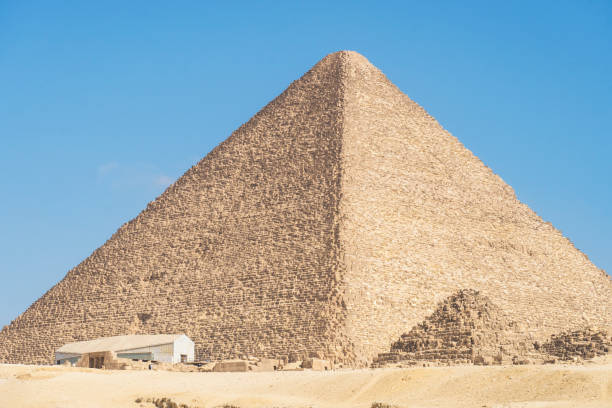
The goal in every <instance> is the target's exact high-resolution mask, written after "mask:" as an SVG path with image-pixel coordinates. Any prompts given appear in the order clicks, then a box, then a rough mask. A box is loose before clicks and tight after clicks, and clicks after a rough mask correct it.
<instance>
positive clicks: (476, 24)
mask: <svg viewBox="0 0 612 408" xmlns="http://www.w3.org/2000/svg"><path fill="white" fill-rule="evenodd" d="M208 3H213V2H205V1H193V2H188V1H173V2H170V1H116V2H115V1H85V2H77V1H46V2H38V1H17V0H15V1H5V0H0V174H1V175H2V182H1V184H0V227H1V234H0V327H1V325H4V324H8V323H9V322H10V321H11V320H12V319H14V318H15V317H16V316H17V315H18V314H19V313H21V312H22V311H24V310H25V309H26V308H27V307H28V306H29V305H30V304H31V303H32V302H33V301H34V300H36V299H37V298H38V297H39V296H41V295H42V294H43V293H44V292H45V291H46V290H47V289H49V288H50V287H51V286H52V285H53V284H55V283H56V282H58V281H59V280H60V279H61V278H62V277H63V276H64V275H65V274H66V272H67V271H68V270H69V269H71V268H72V267H74V266H76V265H77V264H78V263H79V262H81V261H82V260H83V259H85V258H86V257H87V256H88V255H89V254H90V253H91V252H92V251H93V250H94V249H96V248H97V247H98V246H100V245H102V244H103V243H104V242H105V241H106V239H108V238H109V237H110V236H111V234H113V232H115V230H116V229H117V228H118V227H119V226H121V224H123V223H124V222H126V221H128V220H129V219H131V218H133V217H134V216H136V215H137V214H138V213H139V212H140V211H141V210H142V209H143V208H145V207H146V204H147V203H148V202H149V201H151V200H153V199H154V198H155V197H156V196H158V195H159V194H160V193H161V192H162V191H163V190H164V188H165V187H167V186H168V185H169V184H170V183H171V182H172V181H174V180H175V179H176V178H178V177H179V176H180V175H181V174H182V173H183V172H184V171H185V170H187V169H188V168H189V167H190V166H191V165H193V164H195V163H196V162H197V161H198V160H199V159H200V158H201V157H203V156H204V155H206V154H207V153H208V152H209V151H210V150H211V149H212V148H213V147H214V146H216V145H217V144H218V143H219V142H221V141H222V140H223V139H225V138H226V137H227V136H229V135H230V133H231V132H232V131H233V130H234V129H236V128H237V127H238V126H240V125H241V124H242V123H243V122H245V121H247V120H248V119H249V118H250V117H251V116H252V115H253V114H255V113H256V112H257V111H258V110H259V109H261V108H262V107H263V106H264V105H265V104H266V103H267V102H269V101H270V100H271V99H273V98H274V97H275V96H276V95H277V94H279V93H280V92H282V91H283V89H285V88H286V87H287V86H288V85H289V83H290V82H291V81H293V80H295V79H297V78H298V77H300V76H301V75H302V74H303V73H304V72H305V71H307V70H308V69H309V68H310V67H311V66H312V65H314V64H315V63H316V62H317V61H318V60H319V59H321V58H322V57H324V56H325V55H326V54H328V53H331V52H334V51H337V50H342V49H350V50H355V51H358V52H360V53H362V54H363V55H365V56H366V57H367V58H368V59H369V60H370V61H371V62H372V63H373V64H374V65H376V66H378V67H379V68H380V69H382V71H383V72H384V73H385V74H386V75H387V76H388V77H389V78H390V80H391V81H393V82H394V83H395V84H396V85H397V86H398V87H399V88H400V89H401V90H402V91H404V92H405V93H407V94H408V95H409V96H410V97H411V98H412V99H414V100H415V101H416V102H418V103H419V104H421V105H422V106H423V107H424V108H425V109H427V110H428V111H429V113H431V114H432V115H433V116H434V117H435V118H437V119H438V121H440V123H441V124H442V125H443V126H444V127H445V128H446V129H448V130H449V131H450V132H451V133H453V134H454V135H455V136H457V137H458V138H459V140H461V141H462V142H463V143H464V144H465V145H466V146H467V147H468V148H469V149H470V150H472V151H473V152H474V153H475V154H476V155H477V156H479V157H480V158H481V159H482V160H483V161H484V163H485V164H487V165H488V166H489V167H491V168H492V169H493V171H495V172H496V173H497V174H499V175H500V176H501V177H502V178H503V179H504V180H505V181H506V182H508V183H509V184H510V185H511V186H512V187H513V188H514V189H515V191H516V192H517V195H518V197H519V199H520V200H522V201H523V202H525V203H527V204H528V205H529V206H531V208H533V209H534V210H535V211H536V212H537V213H538V214H539V215H540V216H541V217H542V218H544V219H545V220H547V221H550V222H552V223H553V225H555V226H556V227H557V228H559V229H560V230H561V231H562V232H563V233H564V234H565V235H566V236H567V237H569V238H570V239H571V240H572V242H574V244H575V245H576V247H578V248H579V249H581V250H583V251H584V252H585V253H586V254H587V255H588V256H589V257H590V259H591V260H592V261H593V262H594V263H595V264H596V265H597V266H598V267H600V268H603V269H605V270H607V271H608V272H611V271H612V215H611V212H612V205H611V202H612V160H611V156H612V137H611V136H612V135H611V134H610V120H611V119H612V2H611V1H609V0H603V1H586V0H585V1H535V2H534V1H495V2H492V1H482V2H478V1H462V2H459V1H452V2H451V1H448V2H444V1H431V2H427V1H398V2H357V1H351V2H344V3H343V2H328V1H323V2H319V1H308V2H300V3H302V4H301V5H297V2H296V4H291V3H294V2H280V1H279V2H276V3H269V2H253V1H248V2H215V3H218V4H223V5H221V6H219V5H217V6H211V5H209V4H208ZM328 3H333V4H328Z"/></svg>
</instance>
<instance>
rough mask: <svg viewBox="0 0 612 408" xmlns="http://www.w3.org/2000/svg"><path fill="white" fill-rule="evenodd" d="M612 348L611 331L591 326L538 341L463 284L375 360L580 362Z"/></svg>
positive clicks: (385, 363) (379, 363) (406, 362)
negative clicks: (460, 288) (388, 350)
mask: <svg viewBox="0 0 612 408" xmlns="http://www.w3.org/2000/svg"><path fill="white" fill-rule="evenodd" d="M611 351H612V340H611V338H610V336H609V334H608V332H607V331H606V330H596V329H592V328H587V329H583V330H576V331H571V332H564V333H561V334H558V335H552V336H551V337H550V339H549V340H548V341H546V342H545V343H543V344H540V343H539V342H538V341H535V340H534V339H533V338H532V337H531V335H529V334H528V333H527V332H525V331H524V330H522V329H521V328H520V327H519V326H518V325H517V323H516V322H514V321H511V320H509V319H508V318H507V316H506V315H505V313H504V312H503V311H502V310H501V309H500V308H499V307H497V306H496V305H495V304H494V303H493V302H491V300H490V299H489V298H488V297H486V296H484V295H482V294H481V293H480V292H478V291H475V290H472V289H465V290H460V291H458V292H457V293H455V294H454V295H452V296H450V297H448V298H446V299H444V300H443V301H442V302H441V303H440V304H439V305H438V308H437V309H436V310H435V311H434V313H433V314H432V315H430V316H429V317H427V318H426V319H425V320H424V321H423V322H422V323H420V324H418V325H416V326H415V327H413V328H412V330H410V332H408V333H406V334H403V335H402V336H401V337H400V338H399V340H397V341H396V342H394V343H393V344H392V345H391V350H390V352H388V353H381V354H379V355H378V358H376V359H375V360H374V363H373V364H372V366H373V367H384V366H389V365H399V366H409V365H416V364H425V365H441V364H444V365H450V364H476V365H492V364H532V363H536V364H538V363H539V364H542V363H553V362H556V361H557V360H561V361H574V362H576V361H581V360H586V359H591V358H593V357H596V356H600V355H603V354H606V353H609V352H611Z"/></svg>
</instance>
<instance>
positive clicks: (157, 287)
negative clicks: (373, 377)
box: [0, 52, 612, 365]
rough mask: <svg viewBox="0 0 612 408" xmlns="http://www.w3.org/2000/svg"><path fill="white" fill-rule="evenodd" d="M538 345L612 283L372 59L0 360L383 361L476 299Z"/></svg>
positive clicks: (190, 194) (185, 189)
mask: <svg viewBox="0 0 612 408" xmlns="http://www.w3.org/2000/svg"><path fill="white" fill-rule="evenodd" d="M466 287H467V288H473V289H475V290H479V291H481V292H482V293H484V294H485V295H487V296H488V297H489V298H491V299H492V300H493V301H494V302H495V303H496V304H497V305H499V306H500V307H501V308H502V309H503V310H504V312H505V313H506V314H507V315H508V317H509V318H511V319H512V320H514V321H516V322H518V323H520V324H522V325H523V326H525V327H527V328H528V329H529V330H530V332H531V333H532V335H533V336H534V337H535V338H538V337H541V338H545V337H546V336H548V335H550V334H552V333H555V332H559V331H561V330H564V329H571V328H575V327H583V326H585V325H586V324H589V325H604V326H606V325H607V326H610V325H612V282H611V280H610V278H609V276H607V275H606V274H605V272H603V271H602V270H600V269H598V268H596V267H595V266H594V265H593V264H592V263H591V262H590V261H589V260H588V258H587V257H586V256H585V255H584V254H583V253H581V252H580V251H578V250H577V249H576V248H574V246H573V245H572V244H571V243H570V242H569V241H568V240H567V239H566V238H564V237H563V236H562V234H561V233H560V232H559V231H557V230H556V229H554V228H553V227H552V226H551V225H550V224H549V223H545V222H544V221H542V220H541V219H540V218H539V217H538V216H537V215H536V214H535V213H534V212H533V211H531V210H530V209H529V208H528V207H527V206H526V205H524V204H522V203H520V202H519V201H518V200H517V199H516V196H515V195H514V192H513V190H512V189H511V188H510V187H509V186H507V185H506V184H505V183H504V182H503V181H502V180H501V179H500V178H499V177H498V176H496V175H495V174H494V173H493V172H492V171H491V170H490V169H489V168H487V167H486V166H485V165H484V164H483V163H482V162H481V161H480V160H478V158H476V157H475V156H474V155H473V154H472V153H471V152H470V151H469V150H467V149H466V148H465V147H464V146H463V145H462V144H461V143H460V142H459V141H458V140H457V139H456V138H454V137H453V136H452V135H450V134H449V133H448V132H446V131H445V130H444V129H443V128H442V127H441V126H440V125H439V124H438V123H437V122H436V121H435V120H434V119H433V118H432V117H431V116H429V115H428V114H427V113H426V112H425V111H424V110H423V109H422V108H421V107H419V106H418V105H417V104H416V103H414V102H413V101H411V100H410V99H409V98H408V97H407V96H406V95H404V94H403V93H402V92H400V91H399V90H398V89H397V88H396V87H395V86H394V85H393V84H391V83H390V82H389V81H388V80H387V78H386V77H385V76H384V75H383V74H382V73H381V72H380V71H379V70H378V69H376V68H375V67H373V66H372V65H371V64H370V63H369V62H368V61H367V60H366V59H365V58H364V57H362V56H361V55H359V54H357V53H354V52H339V53H335V54H331V55H329V56H327V57H326V58H324V59H323V60H322V61H320V62H319V63H318V64H317V65H316V66H315V67H313V68H312V69H311V70H310V71H309V72H308V73H306V74H305V75H304V76H303V77H302V78H300V79H299V80H298V81H296V82H294V83H293V84H291V86H290V87H289V88H288V89H287V90H286V91H285V92H283V93H282V94H281V95H280V96H279V97H277V98H276V99H275V100H273V101H272V102H271V103H270V104H268V105H267V106H266V107H265V108H264V109H262V111H260V112H259V113H258V114H257V115H255V116H254V117H253V118H252V119H251V120H250V121H249V122H247V123H246V124H245V125H243V126H242V127H240V128H239V129H238V130H237V131H235V132H234V133H233V134H232V135H231V136H230V138H228V139H227V140H226V141H224V142H223V143H221V144H220V145H219V146H218V147H217V148H215V149H214V150H213V151H212V152H211V153H210V154H208V155H207V156H206V157H205V158H204V159H203V160H202V161H201V162H200V163H198V164H197V165H196V166H194V167H192V168H191V169H190V170H188V171H187V172H186V173H185V174H184V175H183V176H182V177H181V178H179V179H178V180H177V182H176V183H174V184H173V185H172V186H170V187H169V188H168V189H167V190H166V191H165V192H164V193H163V194H162V195H161V196H160V197H159V198H157V199H156V200H155V201H153V202H152V203H150V204H149V205H148V207H147V208H146V209H145V210H144V211H143V212H142V213H141V214H140V215H138V217H136V218H135V219H133V220H132V221H130V222H128V223H127V224H125V225H123V226H122V227H121V228H120V229H119V230H118V231H117V232H116V233H115V234H114V235H113V236H112V237H111V238H110V239H109V240H108V241H107V242H106V243H105V244H104V245H103V246H102V247H100V248H99V249H97V250H96V251H94V253H93V254H92V255H91V256H90V257H89V258H87V259H86V260H85V261H83V262H82V263H81V264H80V265H78V266H77V267H76V268H74V269H73V270H71V271H70V272H69V273H68V274H67V275H66V277H65V278H64V279H63V280H62V281H61V282H59V283H58V284H57V285H55V286H54V287H53V288H52V289H51V290H49V291H48V292H47V293H46V294H45V295H44V296H43V297H41V298H40V299H39V300H37V301H36V302H35V303H34V304H33V305H32V306H31V307H30V308H29V309H28V310H26V311H25V312H24V313H23V314H22V315H21V316H19V317H18V318H17V319H16V320H15V321H14V322H12V323H11V324H10V325H9V326H7V327H6V328H5V329H3V330H2V332H1V333H0V361H4V362H21V363H48V362H51V361H52V358H53V351H54V349H55V348H57V347H59V346H61V345H62V344H64V343H67V342H71V341H75V340H84V339H91V338H96V337H100V336H110V335H120V334H126V333H185V334H187V335H188V336H189V337H190V338H192V339H193V340H194V341H195V342H196V354H197V355H196V358H198V359H220V358H232V357H239V356H240V355H244V354H252V355H257V356H261V357H280V356H283V355H288V354H289V353H298V354H303V355H307V354H309V355H312V354H316V355H319V356H324V357H327V358H331V359H335V360H337V361H344V362H345V363H348V364H352V365H360V364H364V363H366V362H368V361H370V360H371V359H372V358H373V357H375V356H376V355H377V353H380V352H384V351H386V350H388V348H389V345H390V344H391V343H392V342H393V341H394V340H395V339H396V338H397V337H399V335H401V334H402V333H404V332H406V331H407V330H409V329H410V328H411V327H412V326H414V325H415V324H417V323H418V322H420V321H421V320H423V318H424V317H425V316H427V315H429V314H431V313H432V312H433V309H434V308H435V305H436V304H437V302H438V301H440V300H441V299H443V298H445V297H447V296H449V295H450V294H451V293H453V292H455V291H456V290H458V289H460V288H466Z"/></svg>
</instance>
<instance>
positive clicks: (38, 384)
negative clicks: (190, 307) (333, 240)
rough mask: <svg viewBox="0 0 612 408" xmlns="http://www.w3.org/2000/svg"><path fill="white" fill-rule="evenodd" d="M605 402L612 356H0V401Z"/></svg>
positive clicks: (45, 406) (611, 398) (51, 406)
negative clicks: (37, 362)
mask: <svg viewBox="0 0 612 408" xmlns="http://www.w3.org/2000/svg"><path fill="white" fill-rule="evenodd" d="M160 397H169V398H171V399H172V400H173V401H175V402H177V403H184V404H187V405H189V406H190V407H215V406H218V405H221V404H226V403H228V404H232V405H236V406H239V407H324V408H325V407H356V408H359V407H369V406H370V405H371V404H372V403H373V402H383V403H387V404H392V405H396V406H398V407H513V408H514V407H538V408H540V407H602V408H603V407H607V408H609V407H612V364H610V362H609V361H608V362H606V363H605V364H588V365H577V366H568V365H552V366H501V367H477V366H454V367H427V368H423V367H420V368H410V369H374V370H373V369H363V370H346V371H342V370H340V371H330V372H314V371H302V372H264V373H182V372H165V371H111V370H94V369H77V368H69V367H52V366H51V367H44V366H18V365H0V407H24V408H25V407H36V408H59V407H61V408H63V407H67V408H68V407H79V408H86V407H109V408H110V407H113V408H114V407H140V406H142V407H151V406H152V404H147V403H144V402H141V403H137V402H135V401H136V399H137V398H143V399H144V400H146V399H147V398H160Z"/></svg>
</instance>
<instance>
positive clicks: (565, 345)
mask: <svg viewBox="0 0 612 408" xmlns="http://www.w3.org/2000/svg"><path fill="white" fill-rule="evenodd" d="M536 347H537V346H536ZM541 350H542V352H544V353H546V354H549V355H551V356H555V357H558V358H559V359H560V360H564V361H575V360H576V359H584V360H587V359H591V358H593V357H597V356H602V355H604V354H607V353H610V352H612V337H611V336H610V334H609V333H608V332H607V330H603V329H599V330H598V329H593V328H586V329H584V330H575V331H567V332H563V333H560V334H557V335H554V334H553V335H552V336H551V338H550V340H549V341H547V342H546V343H544V344H542V346H541Z"/></svg>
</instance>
